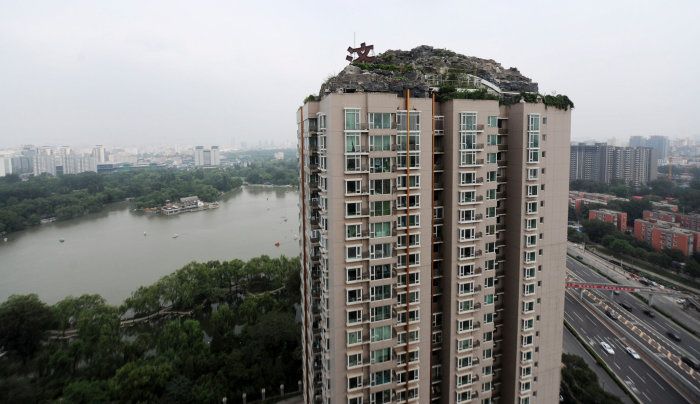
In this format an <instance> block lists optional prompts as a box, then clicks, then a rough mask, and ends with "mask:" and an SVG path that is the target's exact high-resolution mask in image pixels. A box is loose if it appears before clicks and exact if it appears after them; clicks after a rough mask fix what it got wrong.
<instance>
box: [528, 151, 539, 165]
mask: <svg viewBox="0 0 700 404" xmlns="http://www.w3.org/2000/svg"><path fill="white" fill-rule="evenodd" d="M539 161H540V151H539V150H536V149H532V150H528V151H527V162H528V163H537V162H539Z"/></svg>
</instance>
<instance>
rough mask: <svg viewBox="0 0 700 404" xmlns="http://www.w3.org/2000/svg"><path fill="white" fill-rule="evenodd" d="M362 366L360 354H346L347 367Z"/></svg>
mask: <svg viewBox="0 0 700 404" xmlns="http://www.w3.org/2000/svg"><path fill="white" fill-rule="evenodd" d="M356 366H362V352H358V353H351V354H348V367H349V368H354V367H356Z"/></svg>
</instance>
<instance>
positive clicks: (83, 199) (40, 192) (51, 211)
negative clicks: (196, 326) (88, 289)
mask: <svg viewBox="0 0 700 404" xmlns="http://www.w3.org/2000/svg"><path fill="white" fill-rule="evenodd" d="M243 180H246V181H248V182H249V183H252V184H263V183H271V184H275V185H296V184H297V183H298V177H297V168H296V163H295V162H293V161H287V160H282V161H270V162H257V163H254V164H251V165H250V166H249V167H237V168H217V169H196V170H175V169H153V170H132V171H126V172H120V173H111V174H97V173H94V172H85V173H80V174H68V175H63V176H58V177H52V176H49V175H40V176H36V177H30V178H28V179H27V180H26V181H22V180H20V178H19V177H18V176H17V175H9V176H7V177H4V178H0V233H2V232H12V231H17V230H22V229H24V228H26V227H28V226H33V225H37V224H39V222H40V220H41V219H43V218H48V217H57V218H58V219H70V218H73V217H76V216H81V215H84V214H87V213H93V212H99V211H100V210H102V208H103V207H104V205H105V204H108V203H111V202H117V201H123V200H124V199H125V198H134V203H135V205H136V207H137V208H145V207H155V206H161V205H163V204H165V201H166V200H171V201H176V200H178V199H179V198H181V197H185V196H191V195H197V196H199V198H200V199H202V200H203V201H207V202H212V201H215V200H216V199H218V198H219V196H220V195H221V193H222V192H227V191H230V190H232V189H234V188H237V187H239V186H240V185H241V184H242V183H243Z"/></svg>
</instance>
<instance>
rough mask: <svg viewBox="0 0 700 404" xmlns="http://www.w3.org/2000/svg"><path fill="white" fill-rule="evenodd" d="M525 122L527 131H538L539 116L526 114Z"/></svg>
mask: <svg viewBox="0 0 700 404" xmlns="http://www.w3.org/2000/svg"><path fill="white" fill-rule="evenodd" d="M527 121H528V123H527V130H533V131H537V130H540V114H528V115H527Z"/></svg>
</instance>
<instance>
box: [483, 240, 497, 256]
mask: <svg viewBox="0 0 700 404" xmlns="http://www.w3.org/2000/svg"><path fill="white" fill-rule="evenodd" d="M484 251H485V252H486V253H487V254H488V253H494V252H496V242H495V241H491V242H489V243H486V245H485V247H484Z"/></svg>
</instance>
